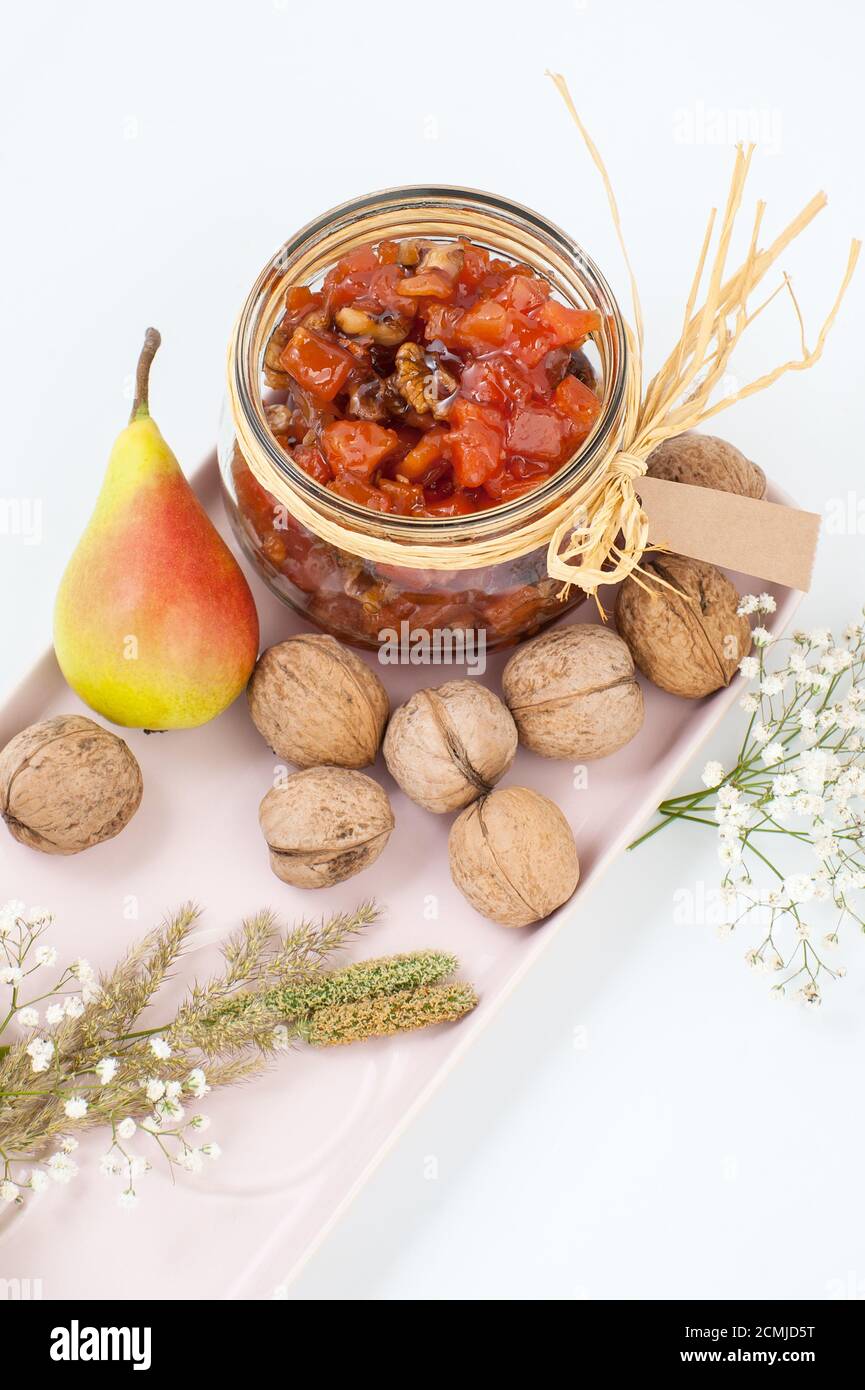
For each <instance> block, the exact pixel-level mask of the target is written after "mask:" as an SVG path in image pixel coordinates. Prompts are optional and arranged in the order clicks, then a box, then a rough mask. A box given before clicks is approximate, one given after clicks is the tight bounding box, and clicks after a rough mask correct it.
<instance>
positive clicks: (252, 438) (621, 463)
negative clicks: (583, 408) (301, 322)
mask: <svg viewBox="0 0 865 1390" xmlns="http://www.w3.org/2000/svg"><path fill="white" fill-rule="evenodd" d="M549 76H550V77H551V78H552V80H553V82H554V83H555V85H556V87H557V88H558V90H559V92H560V94H561V96H562V99H563V100H564V102H565V105H566V106H567V108H568V111H569V112H570V114H571V117H572V118H573V120H574V122H575V124H576V126H577V128H578V130H579V132H580V134H581V136H582V138H583V140H584V142H585V144H586V146H587V148H588V150H589V153H590V154H591V156H592V159H593V160H594V162H595V164H596V166H597V168H598V170H599V172H600V175H601V178H602V180H603V183H604V187H605V189H606V193H607V199H608V202H609V206H610V211H611V214H612V218H613V224H614V226H615V230H616V235H617V237H618V240H619V244H620V246H621V249H622V254H623V256H624V260H625V265H626V267H627V271H628V276H629V280H630V290H631V300H632V307H633V325H634V326H633V327H631V326H630V325H628V324H627V323H625V336H626V344H627V354H626V356H625V383H624V400H623V410H622V423H621V430H620V433H619V436H618V438H614V439H612V440H611V441H610V444H609V447H608V448H607V449H606V451H599V452H598V453H597V454H596V455H595V456H593V458H592V462H591V464H590V465H589V464H587V466H586V468H585V471H584V472H583V473H582V474H581V475H579V476H578V479H577V482H576V483H575V485H574V487H573V491H572V492H571V493H570V494H569V495H568V496H566V497H563V498H561V499H560V500H559V501H558V502H557V503H556V504H555V505H554V506H553V507H551V509H550V510H549V511H548V512H546V513H542V514H540V515H535V516H533V517H532V518H531V519H529V520H527V521H525V522H523V523H521V524H520V525H519V526H515V527H512V528H509V529H507V530H505V531H504V532H499V531H498V530H495V531H494V532H493V533H492V534H488V533H486V532H484V533H482V534H480V535H478V536H477V537H475V536H472V537H469V536H467V535H460V536H458V537H457V538H456V539H453V540H448V539H445V538H444V537H442V538H441V539H439V537H438V536H433V534H432V533H433V532H434V531H435V528H436V524H437V523H435V522H431V523H426V524H421V525H419V528H418V532H417V533H416V535H415V536H413V537H411V538H409V537H408V536H405V537H403V538H394V537H391V536H388V535H387V534H385V533H383V531H382V530H381V529H380V528H377V526H376V521H375V518H374V517H373V518H371V520H370V523H369V524H368V525H365V526H362V527H359V528H358V527H353V526H351V525H348V524H345V523H344V522H343V521H342V520H340V519H337V518H336V517H335V516H334V515H332V514H329V512H328V510H327V509H326V508H323V507H322V506H320V505H319V504H318V503H315V502H314V501H313V500H311V499H310V498H309V496H308V491H307V489H304V488H301V487H299V486H298V484H297V483H296V482H295V481H294V480H293V479H292V477H291V470H290V469H289V470H287V471H282V470H276V469H274V468H273V466H272V465H271V464H270V463H269V462H268V461H267V460H264V461H263V460H262V457H261V451H260V449H259V446H258V443H257V438H256V433H255V431H254V429H253V428H252V425H251V423H250V421H249V420H248V419H247V418H246V413H245V411H244V409H243V406H242V403H241V402H240V400H239V396H238V386H237V377H238V373H237V341H236V339H237V335H236V334H235V335H234V336H233V338H232V343H231V345H230V348H229V359H228V366H229V370H228V392H229V398H230V400H231V405H232V415H233V419H234V424H235V431H236V437H237V444H238V447H239V449H240V451H241V453H242V454H243V456H244V458H245V459H246V460H247V463H248V465H249V467H250V469H251V470H252V472H253V474H254V475H255V477H256V478H257V479H258V481H259V483H260V484H261V486H262V487H263V488H265V489H266V490H267V491H268V492H270V493H271V494H272V495H273V496H274V497H275V499H276V500H277V502H278V503H280V504H282V505H284V506H285V508H286V510H287V511H288V512H289V513H290V514H291V515H292V516H294V517H295V518H296V519H297V520H298V521H299V522H300V523H301V524H302V525H303V526H305V527H306V528H307V529H308V530H309V531H310V532H312V533H313V534H314V535H316V536H318V537H319V538H320V539H321V540H323V541H325V542H327V543H329V544H331V545H333V546H335V547H337V548H338V549H339V550H341V551H344V552H347V553H348V554H350V555H355V556H358V557H361V558H362V559H364V560H366V561H369V562H372V563H374V564H382V565H396V566H399V567H400V568H401V569H408V570H413V569H418V570H433V571H442V572H449V571H450V572H453V571H459V572H463V573H464V572H467V571H473V570H480V569H483V568H484V567H486V566H493V565H499V564H502V563H505V562H507V561H510V560H515V559H519V558H521V557H523V556H525V555H529V554H532V553H533V552H535V551H537V550H540V549H542V548H544V547H546V549H547V566H548V571H549V574H550V576H551V577H552V578H553V579H555V580H557V581H559V582H560V583H561V585H562V590H561V595H562V597H564V596H565V595H566V594H567V592H568V589H569V588H570V587H571V586H573V585H576V586H578V587H579V588H580V589H582V590H584V591H585V592H586V593H587V594H590V595H593V596H594V598H595V601H596V603H598V607H599V610H600V612H601V614H602V615H603V609H602V608H601V605H600V602H599V600H598V594H597V591H598V589H599V588H600V586H601V585H604V584H615V583H619V582H620V581H621V580H623V579H625V578H627V576H628V575H631V574H633V575H634V576H635V578H638V579H639V570H640V561H641V559H642V557H643V555H644V554H645V553H646V551H647V550H648V549H651V548H652V547H650V546H649V525H648V521H647V518H646V516H645V514H644V512H643V510H642V507H641V505H640V502H639V497H638V488H637V484H638V483H639V479H640V477H641V476H642V475H643V474H644V473H645V471H646V461H647V459H648V457H649V455H650V454H651V452H652V450H653V449H654V448H655V447H656V446H657V445H658V444H660V443H662V441H663V440H665V439H669V438H671V437H672V436H673V435H677V434H681V433H683V432H684V431H686V430H690V429H693V428H694V427H695V426H697V425H701V424H703V423H705V422H706V421H707V420H709V419H711V418H712V416H714V415H716V414H717V413H718V412H719V411H721V410H725V409H726V408H727V407H728V406H730V405H733V404H734V402H736V401H740V400H744V399H745V398H746V397H748V396H752V395H754V394H756V392H758V391H762V390H764V389H765V388H766V387H767V386H771V385H772V383H773V382H775V381H777V380H778V378H779V377H780V376H783V375H784V373H786V372H791V371H802V370H804V369H806V368H808V367H811V366H813V364H814V363H815V362H816V361H817V360H818V359H819V358H820V356H821V355H822V352H823V347H824V344H825V341H826V337H827V335H828V333H829V330H830V328H831V327H832V324H833V323H834V321H835V317H836V315H837V313H838V309H839V308H840V305H841V301H842V299H843V297H844V294H845V292H846V290H847V286H848V285H849V283H850V279H851V277H852V275H853V271H854V269H855V266H856V262H857V259H858V256H859V251H860V243H859V242H858V241H853V242H852V243H851V246H850V253H849V256H848V260H847V268H846V271H845V274H844V277H843V280H842V283H841V287H840V289H839V291H838V294H837V297H836V299H835V303H834V304H833V306H832V309H831V310H830V312H829V314H828V316H827V317H826V319H825V321H824V323H823V326H822V328H821V329H820V332H819V334H818V336H817V340H816V343H815V345H814V347H813V348H808V346H807V344H806V340H805V329H804V324H803V320H802V315H801V312H800V310H799V305H798V303H797V301H796V297H795V295H794V293H793V288H792V286H791V284H790V280H789V278H788V276H787V275H783V276H782V278H781V281H780V283H779V284H778V285H777V286H776V287H775V288H774V290H772V291H771V292H770V293H769V294H768V295H767V296H766V297H765V298H764V299H763V300H762V301H761V302H760V303H759V304H758V305H757V306H756V307H755V308H750V307H749V301H750V297H751V295H752V293H753V291H754V290H755V289H756V287H757V286H758V285H759V284H760V282H761V281H762V280H763V279H764V278H765V276H766V274H767V272H768V271H769V270H770V269H771V268H772V267H773V266H774V265H775V264H776V263H777V261H778V258H779V257H780V256H781V255H782V254H783V252H784V251H785V250H786V248H787V247H788V246H789V245H790V243H791V242H792V241H793V240H794V238H795V237H797V236H798V235H799V233H800V232H801V231H803V229H804V228H805V227H806V226H807V225H808V224H809V223H810V222H811V221H812V220H813V218H814V217H816V215H817V213H818V212H820V211H821V209H822V208H823V207H825V205H826V201H827V200H826V195H825V194H824V193H818V194H816V195H815V197H813V198H812V199H811V201H810V202H809V203H808V204H807V205H806V206H805V207H804V208H803V209H802V211H801V212H800V213H799V214H798V216H797V217H795V218H794V219H793V221H792V222H791V223H790V224H789V226H787V227H786V228H785V229H784V231H782V232H781V233H780V235H778V236H777V237H775V239H774V241H772V242H771V243H770V245H769V246H768V247H766V249H765V250H761V249H760V247H759V244H758V242H759V237H760V233H761V230H762V224H763V216H764V213H765V204H764V203H763V202H758V203H757V205H756V209H755V213H754V219H753V223H752V227H751V235H750V239H749V244H748V250H747V254H746V256H745V259H744V261H743V262H742V264H741V265H740V266H739V268H738V269H737V270H735V271H733V272H732V273H728V271H727V260H728V256H729V252H730V245H731V241H732V237H733V231H734V227H735V223H736V218H737V215H738V213H739V210H740V208H741V204H742V196H743V192H744V187H745V181H746V178H747V175H748V170H749V168H750V164H751V157H752V154H753V148H754V147H753V146H749V147H748V148H747V149H745V148H743V147H742V146H739V147H738V148H737V150H736V157H735V161H734V166H733V174H732V178H731V181H730V190H729V193H728V195H727V202H726V205H725V208H724V212H723V215H722V218H721V220H720V226H719V228H718V234H717V239H716V243H715V248H714V251H713V252H712V254H711V255H710V247H711V246H712V242H713V236H714V233H715V223H716V218H717V213H716V210H715V209H713V210H712V212H711V214H710V216H709V221H708V225H707V228H706V233H705V236H704V238H703V244H702V247H701V249H700V254H699V257H698V260H697V267H696V271H695V274H694V279H693V282H692V285H691V290H690V293H689V295H688V300H687V303H686V305H685V313H684V318H683V324H682V332H681V336H680V338H679V341H678V342H677V343H676V345H675V347H674V348H673V350H672V352H671V353H670V355H669V356H668V358H667V359H666V361H665V362H664V363H663V365H662V366H661V368H660V370H659V371H658V372H657V373H656V375H655V376H654V377H653V378H652V379H651V381H649V383H648V385H647V386H646V387H645V389H644V388H643V365H644V361H645V357H644V341H643V340H644V333H643V313H642V308H641V305H640V296H639V292H638V290H637V284H636V279H635V277H634V272H633V269H632V267H631V263H630V259H629V257H628V252H627V248H626V246H625V242H624V237H623V235H622V228H621V222H620V218H619V211H618V208H617V205H616V199H615V195H614V193H613V188H612V184H611V182H610V178H609V176H608V174H607V171H606V168H605V166H604V162H603V160H602V159H601V156H600V154H599V152H598V150H597V148H596V146H595V144H594V142H593V141H592V139H591V137H590V135H589V134H588V132H587V130H586V129H585V126H584V125H583V123H582V121H581V120H580V117H579V115H578V114H577V111H576V108H575V106H574V103H573V101H572V100H571V95H570V92H569V91H568V87H567V83H566V82H565V79H564V78H563V77H561V76H560V75H559V74H557V73H550V74H549ZM704 281H705V289H703V284H704ZM701 290H702V292H703V296H704V297H703V300H702V303H700V304H699V307H698V300H699V298H700V294H701ZM784 292H786V293H787V294H789V297H790V300H791V302H792V305H793V308H794V312H795V316H796V319H797V322H798V328H799V334H800V348H801V355H800V356H799V357H796V358H793V359H791V360H790V361H787V362H784V363H782V364H781V366H779V367H776V368H775V369H774V370H773V371H770V372H767V373H766V374H764V375H763V376H760V377H757V378H756V379H755V380H754V381H751V382H749V383H748V384H747V385H745V386H741V387H739V388H738V389H737V390H735V391H733V392H729V393H728V394H726V395H724V396H722V398H721V399H720V400H718V401H716V402H714V403H713V397H714V396H715V395H716V394H717V392H718V389H719V388H720V387H723V386H724V385H725V384H727V382H725V378H728V373H729V364H730V359H731V357H732V355H733V353H734V351H735V349H736V347H737V345H738V343H739V342H740V340H741V339H742V337H743V335H744V333H745V332H746V330H747V329H748V328H749V327H750V326H751V325H752V324H753V323H754V322H755V320H756V319H757V318H758V317H759V316H760V314H762V312H763V310H764V309H765V308H766V307H767V306H768V305H769V304H770V303H771V302H772V300H773V299H774V298H775V297H776V296H777V295H778V294H781V293H784ZM256 332H257V334H258V335H259V336H261V335H263V334H264V332H265V321H264V320H263V319H262V321H261V322H260V323H259V325H258V328H257V330H256ZM254 347H255V351H254V356H255V357H256V359H260V357H261V355H263V351H264V341H263V339H262V340H261V341H259V340H258V339H256V342H255V345H254ZM259 426H260V429H261V430H266V429H267V423H266V420H265V417H264V410H263V406H261V414H260V420H259ZM307 482H308V480H307ZM490 515H492V513H490ZM656 548H657V547H656Z"/></svg>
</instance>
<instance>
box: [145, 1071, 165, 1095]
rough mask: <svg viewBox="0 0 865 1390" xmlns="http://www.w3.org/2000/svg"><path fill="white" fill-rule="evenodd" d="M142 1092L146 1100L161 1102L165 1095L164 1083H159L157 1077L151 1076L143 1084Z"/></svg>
mask: <svg viewBox="0 0 865 1390" xmlns="http://www.w3.org/2000/svg"><path fill="white" fill-rule="evenodd" d="M144 1090H145V1094H146V1095H147V1099H148V1100H161V1099H162V1097H163V1096H164V1095H165V1082H164V1081H160V1079H159V1077H158V1076H151V1077H149V1079H148V1080H147V1081H146V1082H145V1085H144Z"/></svg>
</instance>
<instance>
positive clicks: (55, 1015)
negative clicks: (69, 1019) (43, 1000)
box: [45, 1004, 65, 1028]
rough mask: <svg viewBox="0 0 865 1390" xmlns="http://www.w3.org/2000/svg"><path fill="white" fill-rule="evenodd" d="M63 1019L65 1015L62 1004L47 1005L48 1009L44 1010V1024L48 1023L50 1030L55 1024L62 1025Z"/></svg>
mask: <svg viewBox="0 0 865 1390" xmlns="http://www.w3.org/2000/svg"><path fill="white" fill-rule="evenodd" d="M64 1017H65V1013H64V1009H63V1005H62V1004H49V1005H48V1008H47V1009H46V1010H45V1022H46V1023H49V1024H50V1025H51V1026H52V1028H53V1027H54V1025H55V1024H56V1023H62V1022H63V1019H64Z"/></svg>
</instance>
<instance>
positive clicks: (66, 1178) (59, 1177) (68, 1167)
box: [45, 1150, 78, 1183]
mask: <svg viewBox="0 0 865 1390" xmlns="http://www.w3.org/2000/svg"><path fill="white" fill-rule="evenodd" d="M45 1166H46V1168H47V1170H48V1176H49V1177H50V1178H52V1179H53V1180H54V1182H57V1183H68V1182H71V1181H72V1179H73V1178H74V1177H75V1176H76V1175H77V1173H78V1164H77V1163H75V1162H73V1160H72V1159H71V1158H70V1157H69V1155H68V1154H67V1153H64V1152H63V1151H62V1150H61V1151H60V1152H58V1153H54V1154H52V1155H51V1157H50V1158H49V1160H48V1162H47V1164H46V1165H45Z"/></svg>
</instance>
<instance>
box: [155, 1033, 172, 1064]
mask: <svg viewBox="0 0 865 1390" xmlns="http://www.w3.org/2000/svg"><path fill="white" fill-rule="evenodd" d="M150 1051H151V1052H152V1053H153V1055H154V1057H158V1058H159V1060H160V1061H161V1062H164V1061H166V1060H167V1059H168V1058H169V1057H170V1056H171V1047H170V1045H169V1044H168V1043H167V1042H166V1041H165V1039H164V1038H151V1039H150Z"/></svg>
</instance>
